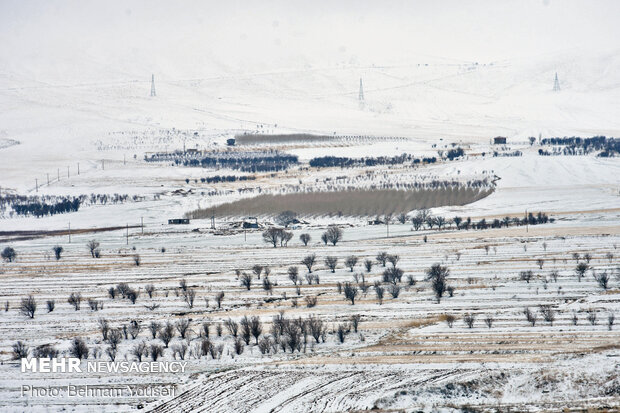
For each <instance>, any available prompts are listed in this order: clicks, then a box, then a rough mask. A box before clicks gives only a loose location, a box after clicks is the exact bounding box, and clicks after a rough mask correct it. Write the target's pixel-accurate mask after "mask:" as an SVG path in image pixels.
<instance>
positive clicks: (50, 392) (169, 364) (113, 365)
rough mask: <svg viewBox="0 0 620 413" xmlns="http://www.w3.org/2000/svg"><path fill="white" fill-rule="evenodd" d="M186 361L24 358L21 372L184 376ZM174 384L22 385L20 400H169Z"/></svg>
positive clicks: (174, 394)
mask: <svg viewBox="0 0 620 413" xmlns="http://www.w3.org/2000/svg"><path fill="white" fill-rule="evenodd" d="M186 367H187V362H186V361H145V362H136V361H82V360H80V359H78V358H72V357H68V358H64V357H63V358H55V359H49V358H31V359H26V358H23V359H22V360H21V372H22V373H43V374H47V373H50V374H63V373H65V374H72V373H73V374H80V373H93V374H135V373H138V374H160V373H172V374H175V373H185V368H186ZM176 391H177V389H176V385H174V384H152V383H149V384H144V385H141V384H135V385H103V386H102V385H87V384H68V385H61V386H52V385H49V386H34V385H27V384H24V385H22V386H21V396H22V397H31V398H38V397H51V398H56V397H58V398H73V397H75V398H85V397H87V398H92V397H96V398H99V397H168V396H172V397H174V396H176Z"/></svg>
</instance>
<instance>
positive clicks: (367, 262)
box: [364, 259, 373, 272]
mask: <svg viewBox="0 0 620 413" xmlns="http://www.w3.org/2000/svg"><path fill="white" fill-rule="evenodd" d="M372 266H373V262H372V260H368V259H367V260H364V268H366V272H370V271H372Z"/></svg>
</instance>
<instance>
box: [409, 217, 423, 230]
mask: <svg viewBox="0 0 620 413" xmlns="http://www.w3.org/2000/svg"><path fill="white" fill-rule="evenodd" d="M411 225H413V229H415V230H416V231H419V230H420V228H422V225H424V219H423V218H422V217H420V216H419V215H415V216H413V217H411Z"/></svg>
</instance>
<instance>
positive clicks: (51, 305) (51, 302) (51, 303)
mask: <svg viewBox="0 0 620 413" xmlns="http://www.w3.org/2000/svg"><path fill="white" fill-rule="evenodd" d="M45 303H46V304H47V312H48V313H51V312H52V311H54V308H56V300H47V301H46V302H45Z"/></svg>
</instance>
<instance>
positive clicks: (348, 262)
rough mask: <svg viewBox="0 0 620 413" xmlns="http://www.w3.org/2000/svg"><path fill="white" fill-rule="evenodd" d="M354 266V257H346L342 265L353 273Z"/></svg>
mask: <svg viewBox="0 0 620 413" xmlns="http://www.w3.org/2000/svg"><path fill="white" fill-rule="evenodd" d="M356 264H357V257H356V256H355V255H351V256H350V257H347V259H346V260H345V261H344V265H346V266H347V267H349V269H350V270H351V272H353V268H354V267H355V265H356Z"/></svg>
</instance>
